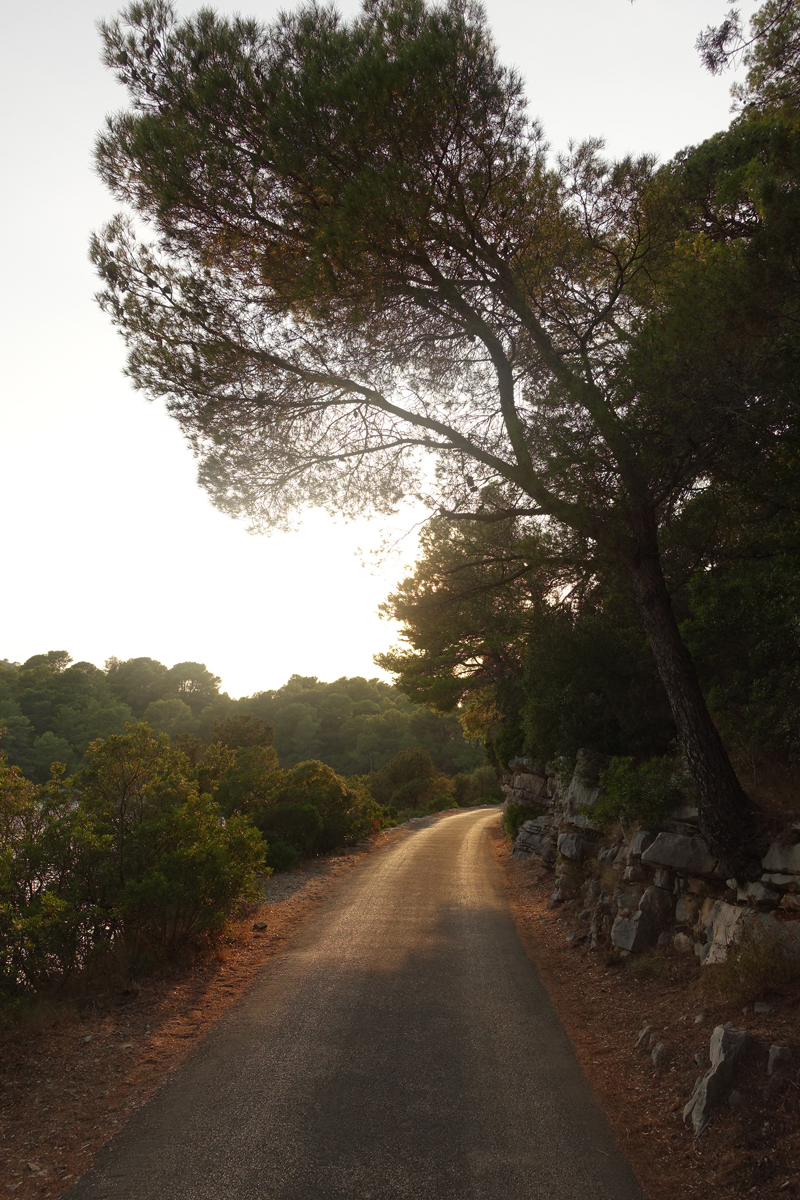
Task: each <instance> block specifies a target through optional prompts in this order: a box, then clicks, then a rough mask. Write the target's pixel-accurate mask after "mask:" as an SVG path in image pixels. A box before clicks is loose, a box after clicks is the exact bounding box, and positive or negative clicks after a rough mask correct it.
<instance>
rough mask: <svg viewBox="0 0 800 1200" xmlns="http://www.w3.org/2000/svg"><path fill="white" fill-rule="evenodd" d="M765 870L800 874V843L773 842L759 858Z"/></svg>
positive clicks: (785, 873)
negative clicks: (784, 844)
mask: <svg viewBox="0 0 800 1200" xmlns="http://www.w3.org/2000/svg"><path fill="white" fill-rule="evenodd" d="M761 865H762V867H763V868H764V870H765V871H779V872H780V873H781V874H784V875H787V874H789V875H800V843H798V845H796V846H781V845H780V844H779V843H778V842H773V843H772V845H771V846H770V848H769V850H768V851H767V853H766V854H765V855H764V857H763V859H762V860H761Z"/></svg>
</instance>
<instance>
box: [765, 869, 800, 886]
mask: <svg viewBox="0 0 800 1200" xmlns="http://www.w3.org/2000/svg"><path fill="white" fill-rule="evenodd" d="M761 882H762V883H772V884H774V885H775V887H792V886H793V885H794V886H797V884H798V883H800V880H798V878H797V876H796V875H781V874H780V872H775V871H765V872H764V874H763V875H762V876H761Z"/></svg>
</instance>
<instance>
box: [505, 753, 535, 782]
mask: <svg viewBox="0 0 800 1200" xmlns="http://www.w3.org/2000/svg"><path fill="white" fill-rule="evenodd" d="M508 769H509V771H510V772H511V774H512V775H539V776H541V777H542V778H544V772H543V771H541V770H540V769H539V767H538V765H537V764H536V763H535V762H534V761H533V759H532V758H510V759H509V760H508Z"/></svg>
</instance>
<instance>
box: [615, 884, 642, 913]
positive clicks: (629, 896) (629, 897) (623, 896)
mask: <svg viewBox="0 0 800 1200" xmlns="http://www.w3.org/2000/svg"><path fill="white" fill-rule="evenodd" d="M643 895H644V889H643V888H640V887H632V888H624V889H623V890H622V891H621V892H620V894H619V896H617V911H618V912H635V911H636V909H637V908H638V907H639V901H640V900H641V898H642V896H643Z"/></svg>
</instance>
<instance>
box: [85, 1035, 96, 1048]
mask: <svg viewBox="0 0 800 1200" xmlns="http://www.w3.org/2000/svg"><path fill="white" fill-rule="evenodd" d="M93 1041H94V1034H93V1033H87V1035H86V1037H85V1038H84V1039H83V1044H84V1046H88V1045H89V1042H93Z"/></svg>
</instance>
